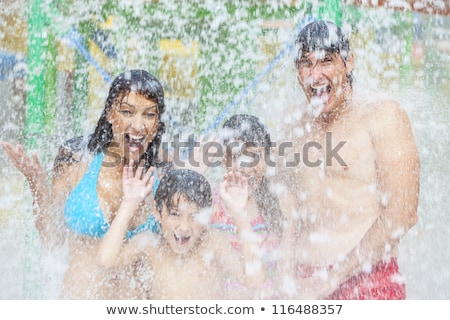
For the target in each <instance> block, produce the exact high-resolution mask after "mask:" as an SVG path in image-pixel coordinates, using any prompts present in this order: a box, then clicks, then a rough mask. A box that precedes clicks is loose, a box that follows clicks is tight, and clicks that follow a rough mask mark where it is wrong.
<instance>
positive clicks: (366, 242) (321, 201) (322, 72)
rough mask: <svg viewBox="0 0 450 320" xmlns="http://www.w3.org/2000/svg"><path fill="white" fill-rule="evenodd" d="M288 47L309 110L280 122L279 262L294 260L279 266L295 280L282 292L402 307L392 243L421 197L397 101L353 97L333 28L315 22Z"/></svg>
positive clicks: (342, 40)
mask: <svg viewBox="0 0 450 320" xmlns="http://www.w3.org/2000/svg"><path fill="white" fill-rule="evenodd" d="M296 43H297V44H298V45H299V50H298V55H297V58H296V60H295V65H296V68H297V71H298V81H299V83H300V86H301V88H302V90H303V91H304V93H305V96H306V98H307V104H306V105H305V106H296V107H295V108H294V109H292V108H290V109H288V110H287V112H285V116H284V119H282V121H283V120H284V125H283V126H282V127H285V128H286V130H285V132H284V136H283V138H282V139H283V142H285V143H286V142H292V143H293V148H291V150H293V151H294V153H293V154H291V155H287V156H286V157H284V160H283V163H282V166H281V167H282V169H281V170H280V177H284V179H283V180H282V182H283V183H284V185H285V186H286V188H285V189H284V192H281V193H280V194H281V203H282V206H283V212H284V214H285V215H286V218H287V219H288V220H289V221H290V223H289V224H288V225H287V228H286V230H285V240H286V241H285V243H286V245H287V249H286V250H287V251H288V252H285V254H284V256H285V257H289V258H288V259H290V258H291V257H292V258H293V260H291V261H287V260H286V261H285V262H286V263H285V266H286V267H289V268H290V271H291V272H295V276H294V275H293V274H291V276H292V277H287V278H286V279H287V280H288V281H284V282H283V283H282V286H281V291H282V292H283V294H284V295H285V297H286V298H294V299H302V298H305V299H319V298H320V299H405V297H406V293H405V291H406V290H405V283H404V280H403V279H402V277H401V275H400V273H399V271H398V265H397V257H398V244H399V242H400V240H401V238H402V236H403V235H404V234H405V232H406V231H407V230H408V229H410V228H411V227H412V226H413V225H414V224H415V223H416V222H417V205H418V194H419V158H418V152H417V147H416V144H415V141H414V137H413V133H412V130H411V126H410V122H409V119H408V116H407V115H406V113H405V112H404V111H403V110H402V109H401V107H400V106H399V104H398V103H397V102H395V101H392V100H382V99H379V98H377V97H376V96H375V95H374V94H373V93H372V94H370V95H356V93H354V92H353V73H352V71H353V66H354V57H353V54H352V52H351V51H350V46H349V41H348V39H347V38H346V36H345V35H344V33H343V32H342V30H341V29H340V28H339V27H338V26H336V25H335V24H333V23H331V22H326V21H314V22H312V23H310V24H308V25H307V26H305V27H304V28H303V29H302V30H301V31H300V33H299V35H298V39H297V41H296ZM283 151H284V152H285V153H286V148H284V150H283ZM287 187H288V188H287ZM289 195H291V196H289ZM293 253H294V254H293ZM286 270H287V269H286ZM286 270H285V271H286ZM286 274H287V273H286ZM292 279H295V282H294V283H295V286H294V287H292V286H289V284H292V281H291V280H292Z"/></svg>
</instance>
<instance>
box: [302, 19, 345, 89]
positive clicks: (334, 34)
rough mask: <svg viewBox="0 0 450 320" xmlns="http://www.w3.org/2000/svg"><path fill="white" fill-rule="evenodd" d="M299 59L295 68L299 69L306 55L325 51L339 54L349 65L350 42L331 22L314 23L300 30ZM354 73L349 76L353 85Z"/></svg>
mask: <svg viewBox="0 0 450 320" xmlns="http://www.w3.org/2000/svg"><path fill="white" fill-rule="evenodd" d="M295 44H296V46H297V50H298V51H297V57H296V58H295V66H296V67H297V69H298V67H299V62H300V59H301V58H302V56H303V55H305V53H309V52H314V51H321V50H323V51H325V52H329V53H337V54H339V55H340V56H341V57H342V60H343V61H344V64H345V63H347V58H348V55H349V54H350V42H349V40H348V38H347V36H346V35H345V34H344V32H343V31H342V29H341V28H340V27H339V26H337V25H336V24H334V23H333V22H331V21H322V20H318V21H313V22H311V23H309V24H307V25H306V26H305V27H304V28H303V29H302V30H300V32H299V34H298V36H297V40H296V41H295ZM353 80H354V77H353V73H352V72H350V73H348V74H347V81H348V82H349V83H350V85H352V84H353Z"/></svg>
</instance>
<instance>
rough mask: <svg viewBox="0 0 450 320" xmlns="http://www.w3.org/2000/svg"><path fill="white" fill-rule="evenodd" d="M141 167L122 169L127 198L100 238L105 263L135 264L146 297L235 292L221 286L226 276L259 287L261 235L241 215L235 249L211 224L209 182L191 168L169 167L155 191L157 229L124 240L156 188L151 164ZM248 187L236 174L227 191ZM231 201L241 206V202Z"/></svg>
mask: <svg viewBox="0 0 450 320" xmlns="http://www.w3.org/2000/svg"><path fill="white" fill-rule="evenodd" d="M142 171H143V169H142V167H139V168H138V169H137V170H136V173H135V174H133V169H132V167H131V165H130V166H129V167H126V168H125V170H124V199H123V202H122V205H121V207H120V209H119V211H118V214H117V216H116V218H115V219H114V221H113V223H112V224H111V227H110V229H109V231H108V233H107V234H106V236H105V237H104V238H103V240H102V245H101V247H100V250H99V255H98V263H99V264H100V265H101V266H103V267H105V268H111V267H113V266H117V265H121V264H134V265H135V266H136V267H137V269H136V270H137V271H138V272H140V273H139V275H140V278H141V280H144V281H142V282H143V283H142V285H143V287H142V288H138V289H139V291H140V292H141V293H142V292H143V293H144V294H143V296H144V297H145V298H146V299H163V300H170V299H176V300H183V299H189V300H190V299H215V300H218V299H227V298H237V297H233V296H229V295H228V294H227V291H226V290H224V289H223V287H222V285H223V283H224V281H226V280H227V279H230V278H234V279H237V280H238V281H239V282H243V283H244V284H245V285H246V286H249V287H250V288H251V289H255V290H256V289H257V288H258V286H259V284H262V283H263V282H264V279H263V277H264V272H263V265H262V262H261V254H260V252H259V245H260V241H261V240H260V239H259V238H258V237H251V236H250V237H248V236H246V234H250V235H251V233H253V230H252V229H251V226H250V223H249V222H248V221H245V220H243V222H242V223H241V224H240V225H239V226H238V233H239V236H240V237H239V239H240V245H241V246H242V248H243V250H242V253H239V252H237V251H236V250H233V248H232V246H231V245H230V243H229V240H228V239H227V237H226V236H225V235H224V234H222V233H221V232H220V231H217V230H210V229H208V222H209V219H210V213H211V204H212V199H211V187H210V185H209V183H208V181H207V180H206V179H205V178H204V177H203V176H202V175H201V174H199V173H197V172H194V171H191V170H181V169H180V170H174V171H170V172H168V173H167V174H166V175H165V176H164V177H163V178H162V179H161V182H160V184H159V186H158V189H157V191H156V195H155V205H156V211H157V212H156V213H155V217H156V219H157V221H158V222H159V223H160V233H159V235H156V236H155V235H154V234H153V233H150V232H148V233H145V234H142V235H139V236H136V237H135V238H133V239H131V240H128V241H127V242H126V243H124V244H122V241H123V239H124V238H125V237H124V236H125V233H126V230H127V226H128V224H129V223H130V221H131V219H132V217H133V215H134V213H135V212H136V211H137V209H138V207H139V204H140V203H141V202H142V200H143V199H144V198H145V197H146V196H147V195H148V194H149V193H150V191H151V189H152V185H153V178H152V177H151V171H152V170H149V171H148V172H147V173H145V174H143V172H142ZM246 188H247V185H246V180H245V179H240V178H238V179H236V182H235V183H230V184H229V185H228V186H227V188H226V189H227V191H226V192H227V194H228V195H230V198H233V196H239V194H242V193H245V192H246ZM244 205H245V203H244ZM231 207H232V208H233V209H232V210H235V211H236V212H237V211H239V210H240V207H239V206H236V205H234V206H231ZM141 293H139V292H137V294H139V296H141Z"/></svg>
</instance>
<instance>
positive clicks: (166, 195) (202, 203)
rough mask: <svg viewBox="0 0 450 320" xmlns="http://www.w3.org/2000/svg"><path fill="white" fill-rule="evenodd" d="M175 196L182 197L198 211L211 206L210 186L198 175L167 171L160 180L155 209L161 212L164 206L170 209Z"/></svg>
mask: <svg viewBox="0 0 450 320" xmlns="http://www.w3.org/2000/svg"><path fill="white" fill-rule="evenodd" d="M176 194H179V195H183V196H184V197H185V198H186V199H187V200H188V201H189V202H193V203H195V204H196V205H197V206H198V207H199V209H203V208H208V207H211V206H212V194H211V185H210V184H209V182H208V180H207V179H206V178H205V177H204V176H203V175H202V174H200V173H198V172H195V171H192V170H188V169H177V170H171V171H168V172H167V173H166V174H165V175H164V176H163V178H162V179H161V181H160V183H159V185H158V189H157V190H156V194H155V202H156V209H157V210H158V211H159V212H161V211H162V208H163V206H164V204H165V205H166V206H167V207H168V208H170V207H171V206H172V202H173V200H174V196H175V195H176Z"/></svg>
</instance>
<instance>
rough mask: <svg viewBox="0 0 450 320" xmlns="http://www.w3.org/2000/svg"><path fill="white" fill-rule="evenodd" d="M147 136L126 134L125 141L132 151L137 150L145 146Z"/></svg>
mask: <svg viewBox="0 0 450 320" xmlns="http://www.w3.org/2000/svg"><path fill="white" fill-rule="evenodd" d="M144 141H145V136H134V135H132V134H125V143H126V144H127V145H128V149H129V150H130V152H137V151H139V150H141V149H143V148H144Z"/></svg>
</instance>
